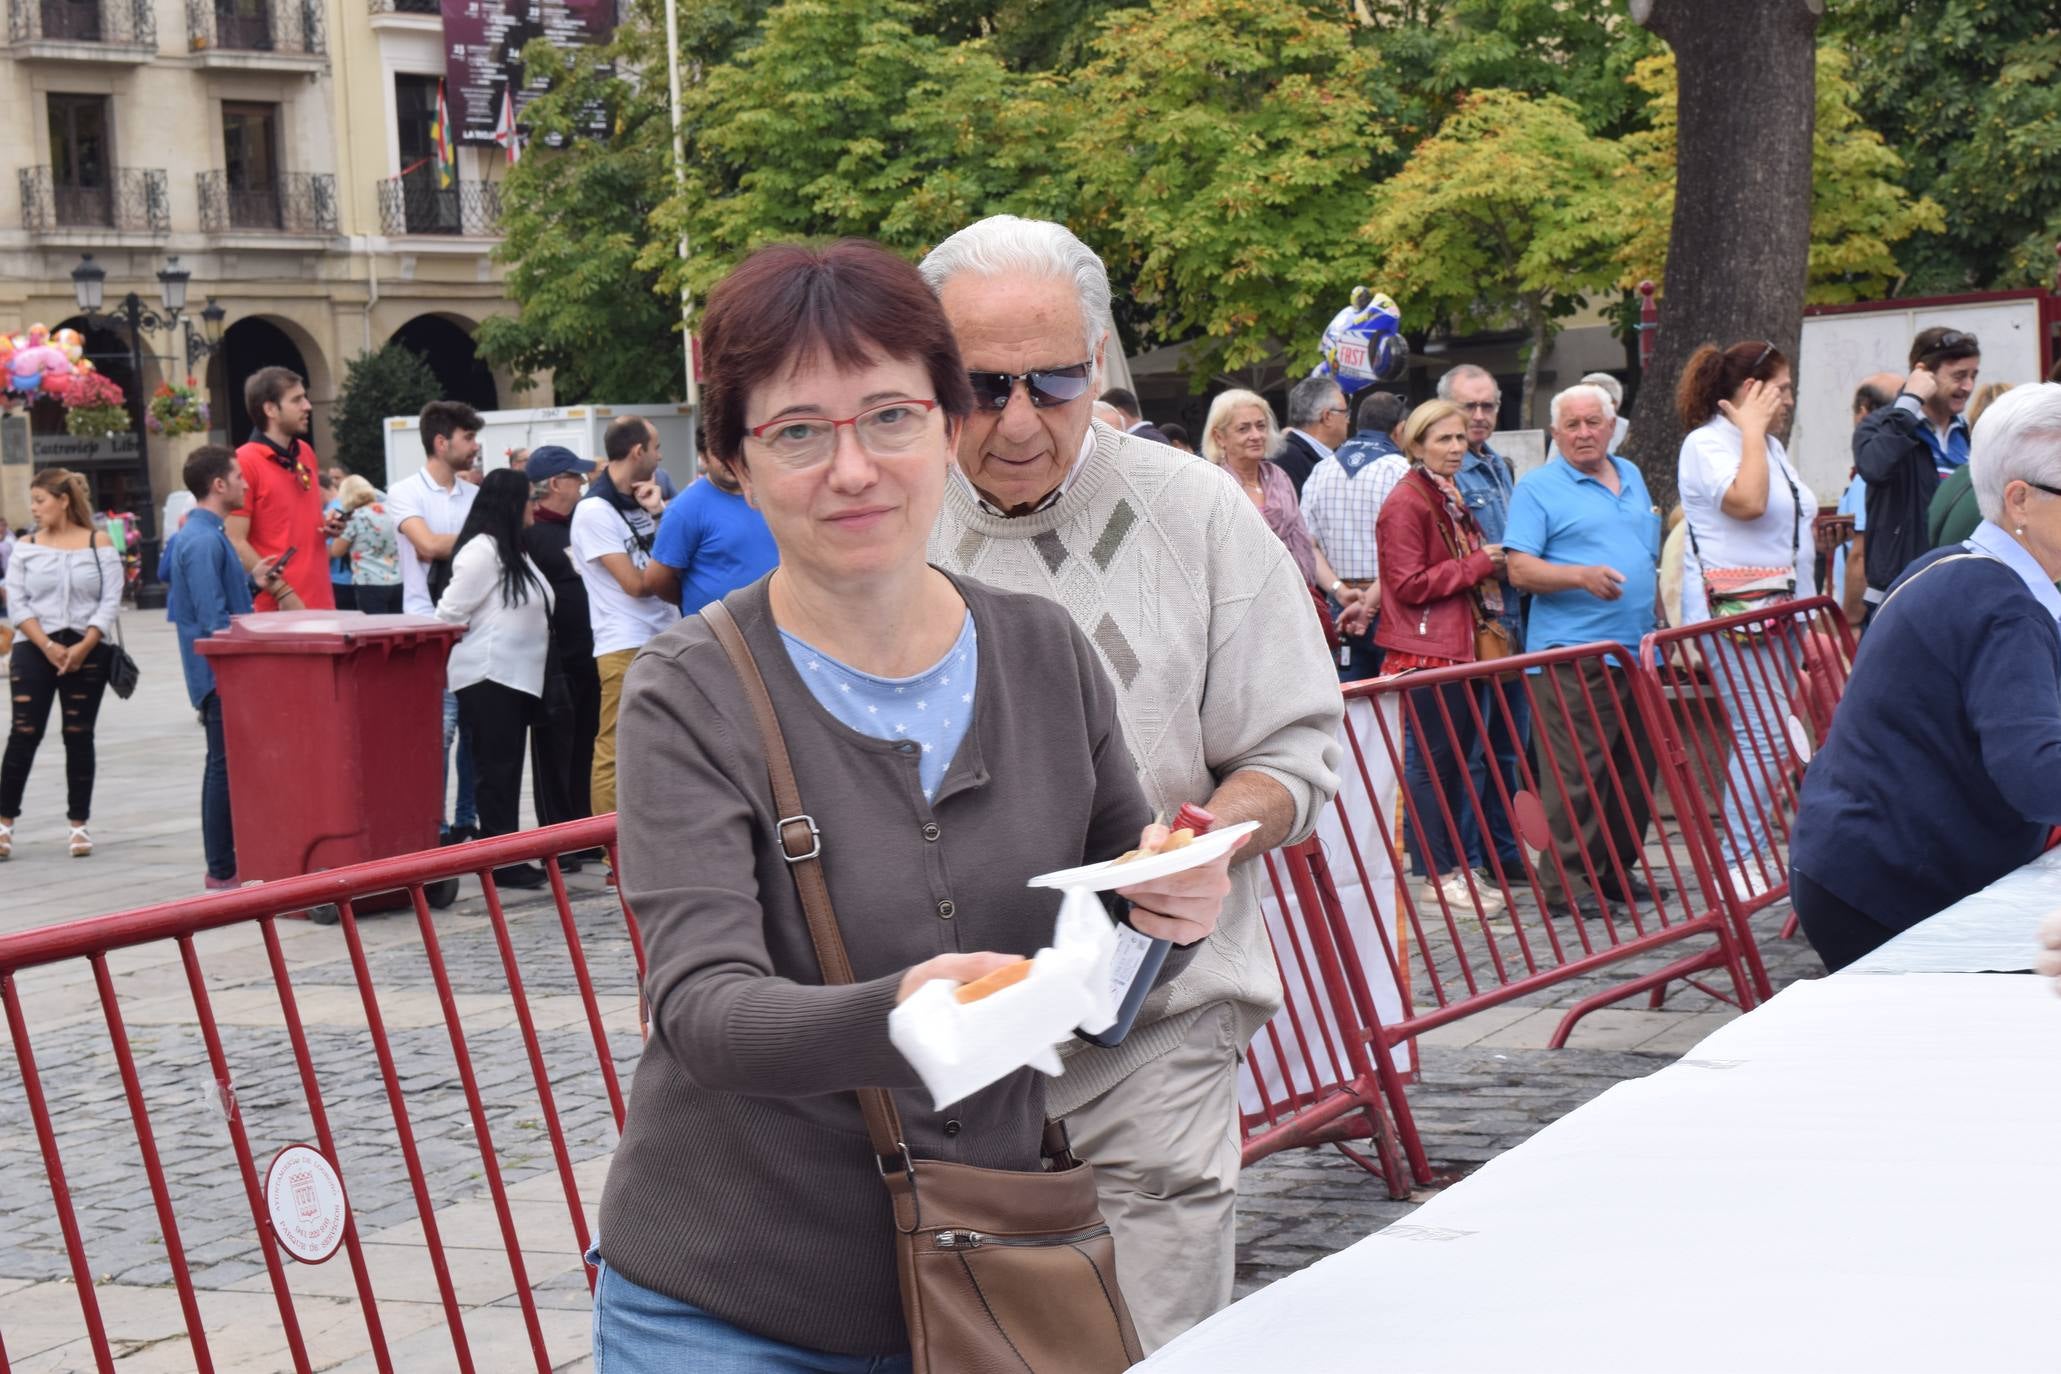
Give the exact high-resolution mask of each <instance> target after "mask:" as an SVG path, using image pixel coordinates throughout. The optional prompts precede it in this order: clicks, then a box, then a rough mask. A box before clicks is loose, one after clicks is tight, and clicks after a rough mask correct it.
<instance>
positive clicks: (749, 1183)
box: [591, 242, 1230, 1374]
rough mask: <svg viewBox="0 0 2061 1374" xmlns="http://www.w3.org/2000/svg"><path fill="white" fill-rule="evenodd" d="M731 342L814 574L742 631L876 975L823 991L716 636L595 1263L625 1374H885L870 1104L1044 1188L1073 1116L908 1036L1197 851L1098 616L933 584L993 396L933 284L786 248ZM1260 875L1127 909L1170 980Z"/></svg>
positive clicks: (668, 686) (921, 1139) (724, 457)
mask: <svg viewBox="0 0 2061 1374" xmlns="http://www.w3.org/2000/svg"><path fill="white" fill-rule="evenodd" d="M700 331H701V344H702V359H703V366H704V368H705V369H706V373H707V381H706V382H705V384H704V385H705V388H706V389H705V390H704V392H703V396H704V404H705V406H706V416H707V434H708V447H709V453H710V454H711V455H712V457H713V458H714V460H715V461H717V462H720V463H724V464H726V465H728V467H729V468H730V470H731V471H732V472H734V473H735V474H736V475H737V478H738V481H739V482H740V483H741V484H742V487H743V489H744V492H745V494H746V496H747V497H749V498H750V500H751V503H752V504H753V505H754V506H755V507H757V508H758V510H759V511H760V512H761V513H763V514H764V516H765V518H766V524H767V527H768V528H769V529H770V530H771V532H772V535H773V540H774V542H775V543H776V544H777V545H778V546H779V550H780V562H779V566H778V567H777V568H776V569H775V570H774V571H773V572H771V573H769V574H768V575H767V576H765V577H763V578H760V579H759V580H758V581H757V582H754V583H753V584H752V585H750V586H748V587H745V588H741V589H740V590H738V591H735V592H733V593H731V594H730V595H729V596H727V597H725V598H724V599H723V601H722V603H721V605H722V606H723V607H724V608H725V609H727V610H728V612H729V613H730V615H731V616H732V617H734V619H735V621H736V623H737V626H738V628H739V630H740V631H741V633H742V635H743V638H744V640H745V643H746V644H747V645H748V646H749V649H750V652H751V655H752V657H753V658H754V659H755V660H756V662H757V665H758V669H759V671H760V673H761V674H762V676H763V677H764V679H765V685H766V689H767V692H768V693H769V695H770V697H771V700H772V705H773V708H774V710H775V712H776V713H777V715H778V717H779V721H780V726H781V731H782V733H783V734H784V735H785V737H786V741H787V747H788V750H789V751H790V753H791V754H792V757H793V760H794V764H795V767H796V769H797V772H798V780H799V783H800V788H801V793H802V800H803V802H804V803H805V804H806V805H807V807H808V808H809V812H810V814H811V815H812V816H813V818H814V821H815V823H816V826H817V827H820V831H821V841H820V843H821V850H822V870H823V877H824V880H825V881H826V882H827V884H828V887H829V893H830V897H831V901H832V905H833V907H834V910H835V913H836V918H837V922H838V927H839V930H840V933H841V934H842V937H843V940H844V944H845V946H846V948H847V950H848V952H849V956H850V962H851V966H852V972H853V975H854V978H855V979H856V981H854V982H850V983H844V984H827V983H826V982H825V980H824V978H823V975H822V973H821V971H820V970H819V967H818V964H817V959H816V954H815V951H814V948H813V946H812V944H811V940H810V935H809V928H808V922H807V918H806V917H805V915H804V913H803V909H802V904H801V901H800V900H799V897H798V895H797V892H796V888H795V881H796V876H795V873H794V871H793V870H792V869H791V868H790V861H789V860H788V858H787V856H786V853H785V851H784V849H783V846H782V842H781V837H780V834H779V830H778V825H777V818H778V817H779V816H780V814H781V813H780V812H779V811H778V810H776V809H775V805H774V800H773V795H772V790H771V787H770V784H769V779H768V775H767V764H766V755H765V752H764V750H763V748H762V746H761V738H762V737H761V735H760V733H759V728H758V725H757V723H756V721H755V719H754V716H753V712H752V710H751V707H750V705H749V704H748V702H747V698H746V694H745V689H744V687H743V685H742V683H741V682H740V681H739V679H738V676H737V673H736V672H735V671H734V670H733V668H732V667H731V664H730V661H729V659H728V658H727V656H726V655H725V652H724V650H723V648H722V646H721V644H720V643H719V642H718V641H717V638H716V635H715V632H714V630H713V629H712V627H711V624H710V622H709V620H708V619H707V618H706V616H707V613H706V612H704V614H703V615H699V616H688V617H686V618H685V619H684V620H682V621H680V622H679V623H678V624H677V625H675V626H673V627H672V628H671V629H669V630H667V631H666V632H665V633H663V634H661V635H659V636H658V637H657V638H655V639H653V640H652V641H651V642H650V643H649V644H648V645H646V646H645V648H644V650H643V652H642V653H641V654H639V656H638V657H637V660H636V662H635V663H633V664H632V665H631V667H630V670H629V674H628V677H627V679H626V684H625V691H624V697H623V712H622V725H621V730H622V750H621V757H622V759H623V764H622V783H621V798H622V806H621V808H620V814H621V826H622V850H621V854H622V887H623V896H624V898H625V899H626V900H627V901H628V902H629V904H630V905H631V906H632V907H634V908H635V910H636V912H637V917H638V923H639V925H640V926H641V927H642V930H643V934H644V943H645V949H646V952H647V958H648V964H649V973H648V975H647V977H646V979H645V983H644V992H645V995H646V997H647V998H648V999H649V1002H650V1006H651V1039H650V1041H649V1042H648V1044H647V1045H646V1047H645V1050H644V1055H643V1058H642V1059H641V1060H640V1061H639V1062H638V1066H637V1075H636V1080H635V1083H634V1086H633V1088H632V1096H631V1104H630V1111H629V1118H628V1123H627V1125H626V1127H625V1129H624V1132H623V1137H622V1144H621V1146H620V1147H619V1148H618V1149H617V1151H616V1154H615V1158H614V1160H613V1162H612V1164H611V1166H610V1168H609V1173H608V1184H607V1188H606V1190H605V1192H604V1194H603V1196H602V1201H601V1225H600V1239H599V1240H598V1241H597V1242H596V1247H595V1250H594V1251H593V1252H591V1257H592V1258H597V1259H598V1261H599V1263H600V1274H599V1277H598V1279H597V1286H596V1288H595V1300H594V1349H595V1351H596V1353H597V1355H599V1356H601V1358H599V1359H598V1361H597V1365H598V1367H599V1368H600V1369H601V1370H603V1371H605V1374H639V1372H640V1371H653V1372H654V1374H655V1372H656V1371H661V1370H663V1371H671V1370H684V1369H716V1368H721V1369H747V1368H748V1369H753V1370H769V1371H803V1370H807V1371H819V1372H824V1371H847V1370H848V1371H860V1370H866V1371H879V1372H880V1374H886V1372H887V1371H891V1370H896V1369H901V1370H906V1369H908V1368H909V1367H910V1366H909V1359H908V1357H907V1355H906V1354H905V1353H904V1352H906V1351H907V1350H908V1349H909V1346H910V1338H909V1333H908V1331H907V1329H906V1326H905V1323H904V1319H903V1315H902V1307H901V1301H900V1297H899V1295H898V1292H897V1287H896V1272H895V1251H894V1242H893V1235H894V1232H893V1229H892V1227H893V1224H894V1223H893V1217H892V1212H891V1210H890V1206H889V1199H888V1194H887V1190H886V1189H885V1188H884V1187H882V1184H881V1178H880V1174H879V1172H878V1171H879V1168H880V1161H879V1160H878V1159H877V1158H875V1157H874V1156H873V1154H872V1152H871V1150H870V1149H869V1148H868V1143H867V1136H866V1131H865V1130H864V1128H863V1127H862V1125H861V1117H860V1111H859V1100H858V1097H857V1096H856V1091H855V1090H857V1089H860V1088H885V1089H890V1090H893V1093H894V1097H895V1101H896V1106H897V1109H898V1112H899V1115H900V1120H901V1123H902V1125H903V1127H904V1129H905V1137H904V1138H905V1140H906V1146H907V1149H908V1150H909V1151H910V1152H911V1153H912V1154H913V1155H914V1156H916V1157H917V1158H919V1159H925V1160H951V1161H956V1162H958V1163H962V1164H969V1165H976V1166H980V1167H984V1168H991V1169H1011V1170H1023V1171H1032V1170H1036V1169H1037V1168H1038V1167H1039V1161H1040V1148H1039V1147H1040V1138H1041V1136H1042V1134H1043V1129H1044V1122H1045V1081H1044V1079H1043V1078H1042V1077H1041V1076H1040V1075H1039V1074H1038V1073H1037V1072H1036V1071H1035V1070H1033V1069H1029V1068H1025V1069H1021V1070H1018V1071H1017V1072H1016V1073H1013V1074H1011V1075H1009V1076H1008V1077H1006V1078H1004V1079H1002V1080H1001V1081H999V1082H997V1083H995V1084H994V1085H993V1086H991V1087H988V1088H985V1089H983V1090H981V1091H980V1092H978V1093H976V1094H975V1095H973V1096H972V1097H969V1098H967V1099H965V1100H963V1101H960V1102H956V1103H953V1104H951V1105H950V1107H949V1110H942V1111H941V1110H939V1109H938V1108H937V1107H936V1105H935V1104H934V1103H933V1102H932V1100H931V1098H930V1097H929V1095H928V1094H927V1093H923V1092H921V1091H920V1084H919V1080H918V1078H917V1076H916V1073H915V1071H914V1070H913V1069H912V1068H911V1067H910V1065H909V1063H908V1062H907V1061H906V1060H905V1059H903V1058H902V1056H901V1053H900V1051H898V1050H897V1049H896V1048H895V1047H894V1045H893V1043H892V1042H891V1041H890V1039H889V1036H888V1016H889V1013H890V1012H891V1011H892V1010H893V1009H894V1008H895V1006H897V1005H898V1004H899V1003H901V1002H902V1001H903V1000H904V999H906V998H908V997H909V996H910V995H911V994H912V993H914V992H915V991H916V989H917V988H919V987H921V986H922V985H923V984H924V983H926V982H928V981H930V980H932V979H944V980H950V981H956V982H962V983H965V982H972V981H974V980H975V979H978V978H980V977H982V976H983V975H985V974H987V973H990V972H993V971H995V970H996V969H998V968H1001V967H1003V966H1005V965H1007V964H1009V963H1011V962H1013V961H1014V960H1016V959H1017V958H1018V957H1019V956H1022V955H1026V954H1030V953H1032V952H1033V951H1035V950H1037V949H1039V948H1041V947H1042V946H1044V945H1045V944H1047V943H1048V942H1049V941H1050V939H1051V936H1052V930H1053V918H1054V915H1055V913H1056V911H1057V906H1058V904H1057V901H1056V899H1055V898H1053V897H1052V896H1051V895H1050V894H1045V893H1039V892H1033V891H1030V890H1027V889H1026V887H1025V882H1026V880H1028V879H1029V878H1031V877H1033V876H1034V875H1036V874H1039V873H1042V872H1046V871H1049V870H1052V869H1056V868H1068V867H1072V866H1074V865H1076V864H1079V863H1081V862H1083V861H1084V860H1097V859H1107V858H1114V857H1116V856H1117V855H1118V854H1119V853H1121V852H1123V851H1124V850H1126V849H1129V848H1131V847H1132V845H1133V844H1134V843H1136V842H1137V841H1138V837H1139V836H1140V834H1141V832H1142V833H1143V834H1144V836H1145V840H1146V841H1147V842H1148V843H1153V842H1157V841H1158V840H1160V839H1162V838H1164V834H1165V832H1164V830H1162V829H1160V828H1159V827H1156V826H1153V825H1151V824H1149V822H1150V821H1151V814H1150V811H1149V809H1148V807H1147V804H1146V801H1145V797H1144V794H1143V792H1142V791H1141V790H1140V788H1139V785H1138V779H1137V774H1136V772H1135V771H1134V770H1133V766H1132V763H1131V755H1130V751H1129V750H1128V749H1127V748H1126V747H1125V744H1124V740H1123V735H1122V730H1121V728H1120V727H1119V725H1118V723H1117V721H1118V717H1117V698H1116V692H1115V689H1114V688H1113V687H1112V685H1111V684H1110V682H1109V680H1108V678H1107V677H1106V676H1104V674H1103V671H1102V668H1101V665H1100V661H1099V659H1098V658H1097V656H1096V651H1095V649H1094V648H1093V647H1092V646H1091V645H1090V644H1089V643H1088V641H1087V640H1086V639H1085V638H1084V637H1083V636H1082V634H1081V633H1080V631H1079V630H1077V629H1076V628H1075V627H1074V625H1073V622H1072V620H1071V619H1070V618H1069V617H1068V615H1067V613H1066V611H1065V609H1064V608H1063V607H1061V606H1059V605H1058V604H1057V603H1055V602H1051V601H1047V600H1045V599H1043V598H1038V597H1030V596H1022V595H1016V594H1010V593H1003V592H998V591H995V590H993V589H990V588H987V587H984V586H982V585H981V584H979V583H977V582H972V581H968V580H964V579H959V578H954V577H951V576H948V575H946V574H945V573H942V572H940V571H938V570H937V569H936V568H934V567H931V566H930V565H929V563H928V562H926V560H925V549H926V545H927V543H928V540H929V537H930V531H931V528H932V526H933V525H934V524H935V523H936V520H937V515H938V510H939V507H940V505H941V503H942V501H943V499H944V493H945V483H946V480H947V477H948V475H949V474H950V472H951V469H952V462H953V448H954V444H955V442H956V440H957V438H958V434H959V430H960V427H961V426H962V425H963V424H964V423H965V422H966V419H967V417H968V416H969V415H970V414H971V413H972V409H973V389H972V384H971V382H970V380H969V378H968V376H967V372H966V368H965V366H964V364H963V363H962V362H961V360H960V356H959V350H958V347H957V345H956V344H955V343H954V341H953V336H952V330H951V327H950V325H949V324H948V323H947V321H946V319H945V316H944V313H943V311H942V308H941V307H940V306H939V304H938V301H937V298H936V297H935V296H934V295H933V294H932V293H931V291H930V288H929V287H928V286H926V285H925V284H924V282H923V279H922V278H921V277H920V276H919V275H917V272H916V269H915V268H914V267H912V266H910V265H909V263H907V262H906V261H904V260H903V259H901V258H899V257H896V256H894V255H893V254H891V253H888V252H887V251H885V250H884V249H881V248H879V247H877V246H875V245H872V244H867V243H857V242H845V243H840V244H837V245H834V246H832V247H829V248H824V249H810V248H801V247H795V246H778V247H772V248H766V249H762V250H760V251H759V252H757V253H755V254H753V255H752V256H751V257H749V258H747V259H746V260H745V261H744V262H743V263H742V264H741V265H740V266H739V267H738V268H737V269H736V270H735V271H734V272H732V273H731V274H730V276H729V277H728V278H726V279H725V280H724V281H723V282H722V283H721V284H720V285H718V286H717V287H716V289H715V291H714V292H713V293H712V294H711V295H710V297H709V300H708V304H707V306H706V308H705V309H704V311H703V314H702V317H701V324H700ZM1198 800H1199V799H1198ZM1228 865H1229V858H1228V856H1226V857H1225V858H1224V859H1221V860H1218V861H1217V862H1215V863H1212V864H1209V865H1207V866H1204V867H1200V868H1195V869H1191V870H1189V871H1187V872H1185V873H1181V874H1177V875H1175V876H1173V877H1169V878H1165V879H1161V880H1158V881H1157V882H1154V883H1150V884H1146V885H1142V886H1139V887H1135V888H1131V889H1127V890H1126V892H1125V895H1126V896H1127V897H1128V898H1129V899H1130V900H1131V901H1132V902H1133V903H1134V907H1133V911H1132V915H1131V918H1130V919H1131V921H1132V923H1133V924H1134V925H1135V926H1136V927H1137V928H1138V929H1139V930H1141V931H1143V932H1144V933H1145V934H1147V935H1150V936H1154V937H1163V938H1165V939H1168V940H1170V941H1172V942H1174V944H1175V945H1176V946H1177V948H1175V949H1174V951H1173V952H1172V953H1171V954H1170V955H1169V957H1168V959H1167V961H1166V964H1165V967H1164V969H1163V971H1162V973H1161V978H1162V979H1163V980H1164V979H1170V978H1171V977H1172V976H1173V975H1174V974H1175V973H1176V972H1177V971H1178V970H1180V969H1181V968H1184V967H1185V966H1186V965H1187V964H1188V963H1189V962H1190V961H1191V960H1192V958H1193V954H1194V950H1195V948H1196V947H1197V945H1198V942H1200V941H1202V940H1204V939H1205V938H1207V937H1208V936H1209V935H1210V934H1211V932H1212V931H1213V930H1214V929H1215V927H1216V923H1217V917H1218V913H1219V911H1220V909H1221V907H1222V904H1223V898H1224V895H1225V893H1226V892H1228V891H1229V889H1230V879H1229V876H1228ZM603 1352H605V1354H604V1353H603Z"/></svg>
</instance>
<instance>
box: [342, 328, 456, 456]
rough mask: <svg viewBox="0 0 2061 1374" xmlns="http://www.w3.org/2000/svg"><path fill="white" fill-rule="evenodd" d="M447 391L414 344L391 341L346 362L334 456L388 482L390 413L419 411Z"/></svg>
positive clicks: (408, 413)
mask: <svg viewBox="0 0 2061 1374" xmlns="http://www.w3.org/2000/svg"><path fill="white" fill-rule="evenodd" d="M442 394H443V392H442V389H441V388H439V387H438V386H437V377H436V373H434V372H432V371H430V369H429V363H428V361H427V360H425V359H424V358H423V356H422V355H421V354H420V353H417V352H416V351H415V350H414V349H412V348H408V347H406V346H404V345H402V344H396V343H390V344H387V345H386V346H384V347H383V348H378V349H375V350H373V351H372V352H370V353H360V354H359V355H358V356H357V357H355V358H353V359H351V361H350V362H349V363H348V364H346V365H345V367H344V376H343V385H341V386H339V387H338V388H337V390H336V409H335V410H333V411H331V412H330V417H329V429H330V434H331V435H332V436H333V438H334V441H335V444H336V451H335V452H334V453H333V454H332V455H331V456H332V457H334V458H335V459H336V460H337V461H338V462H340V463H342V464H343V465H344V466H345V467H347V468H349V469H350V470H351V471H352V472H355V473H357V474H359V475H360V476H362V477H364V478H365V479H366V480H367V481H369V482H371V483H372V484H373V485H374V486H380V487H383V486H385V485H386V421H387V418H388V417H389V416H393V415H414V414H416V413H418V412H419V411H420V410H421V409H422V408H423V407H424V406H426V405H428V404H429V403H430V402H431V401H434V400H436V399H437V397H439V396H440V395H442Z"/></svg>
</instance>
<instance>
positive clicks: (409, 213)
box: [379, 173, 501, 238]
mask: <svg viewBox="0 0 2061 1374" xmlns="http://www.w3.org/2000/svg"><path fill="white" fill-rule="evenodd" d="M379 231H380V232H381V233H382V234H386V235H388V236H390V237H398V236H400V235H403V234H448V235H454V236H462V237H467V238H498V237H499V236H500V234H501V187H500V186H499V184H497V183H495V182H491V181H454V182H453V183H452V184H451V185H449V186H438V185H437V184H436V179H435V178H434V177H433V176H420V175H417V174H414V173H409V174H407V175H404V176H397V177H387V178H385V179H384V180H382V181H381V182H380V183H379Z"/></svg>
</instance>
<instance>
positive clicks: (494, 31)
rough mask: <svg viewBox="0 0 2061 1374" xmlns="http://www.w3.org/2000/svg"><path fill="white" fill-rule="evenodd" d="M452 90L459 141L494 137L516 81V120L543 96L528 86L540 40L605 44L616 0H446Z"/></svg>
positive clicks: (447, 80) (447, 73)
mask: <svg viewBox="0 0 2061 1374" xmlns="http://www.w3.org/2000/svg"><path fill="white" fill-rule="evenodd" d="M443 15H444V87H445V99H446V100H447V101H448V102H449V104H450V109H451V123H452V125H453V127H454V128H455V129H456V130H457V134H458V138H457V141H458V142H459V143H486V144H491V143H493V142H494V129H495V124H496V122H497V121H498V120H499V118H500V114H501V92H502V90H503V88H505V87H507V86H509V85H510V84H511V83H513V84H514V89H515V117H516V119H517V120H518V121H520V120H521V118H522V111H523V108H524V107H525V106H526V105H528V104H529V102H530V101H531V99H533V98H534V97H535V96H537V95H538V94H540V93H541V92H542V91H543V89H544V86H543V83H542V82H536V83H534V84H531V85H527V86H525V85H523V84H522V50H523V46H524V45H525V44H527V43H528V42H529V41H530V40H531V39H533V38H548V39H550V40H551V41H552V42H553V43H555V44H558V45H559V46H561V47H575V46H578V45H581V44H586V43H599V42H602V41H604V40H606V39H607V37H608V36H609V34H610V33H611V32H612V31H613V30H614V28H615V0H443Z"/></svg>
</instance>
